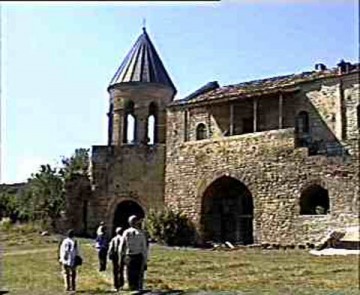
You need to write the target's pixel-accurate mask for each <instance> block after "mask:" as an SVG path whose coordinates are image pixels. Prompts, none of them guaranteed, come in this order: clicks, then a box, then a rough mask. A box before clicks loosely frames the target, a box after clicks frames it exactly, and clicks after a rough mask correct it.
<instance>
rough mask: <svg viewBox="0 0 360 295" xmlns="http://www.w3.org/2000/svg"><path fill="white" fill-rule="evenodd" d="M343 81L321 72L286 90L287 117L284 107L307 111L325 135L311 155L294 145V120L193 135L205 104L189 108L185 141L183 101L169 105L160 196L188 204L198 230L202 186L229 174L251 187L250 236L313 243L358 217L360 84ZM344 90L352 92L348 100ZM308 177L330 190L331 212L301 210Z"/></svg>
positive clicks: (316, 134) (316, 132)
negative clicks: (359, 111)
mask: <svg viewBox="0 0 360 295" xmlns="http://www.w3.org/2000/svg"><path fill="white" fill-rule="evenodd" d="M341 86H342V88H340V86H339V80H338V79H332V80H330V79H328V80H326V81H324V80H320V81H317V82H313V83H309V84H305V85H302V87H301V91H300V92H298V93H296V94H295V95H293V96H292V97H291V98H288V99H292V102H293V103H292V104H291V105H290V104H287V106H288V108H289V109H290V110H291V109H292V111H290V112H289V113H288V114H287V116H288V118H287V121H288V122H291V118H289V114H292V115H293V116H295V115H296V114H297V112H298V111H300V110H305V111H308V112H309V117H310V123H311V124H310V130H311V134H312V136H313V139H314V140H322V141H323V142H324V146H325V149H324V154H323V155H315V156H309V155H308V149H307V148H296V147H295V145H294V128H287V129H282V130H273V131H264V132H257V133H253V134H244V135H237V136H231V137H220V138H219V137H215V136H213V138H210V139H206V140H201V141H194V140H193V139H194V138H195V137H194V136H195V135H194V130H195V129H194V126H196V124H197V123H199V122H204V121H206V120H209V114H208V113H207V112H206V110H207V109H209V108H206V107H199V108H198V109H196V108H194V109H190V112H191V116H190V124H189V125H188V126H189V130H188V133H189V134H190V141H189V142H185V141H184V134H185V130H184V112H185V110H187V108H186V106H185V107H184V106H183V107H178V108H176V107H175V108H171V109H169V110H168V114H167V118H168V121H167V126H168V133H167V152H166V173H165V203H166V204H168V205H169V206H171V207H173V208H175V209H179V210H183V211H185V212H186V213H187V214H188V216H189V217H190V218H191V219H192V220H193V221H194V222H195V224H197V225H198V229H199V230H200V227H199V221H200V218H201V211H202V208H201V204H202V198H203V194H204V191H205V190H206V188H207V187H209V185H210V184H211V183H213V181H215V180H216V179H218V178H219V177H221V176H224V175H227V176H230V177H233V178H235V179H237V180H239V181H240V182H241V183H243V184H245V185H246V187H247V188H248V189H249V190H250V192H251V194H252V197H253V203H254V212H253V231H254V242H255V243H257V242H269V243H305V242H311V243H316V242H318V241H319V240H320V239H321V238H323V235H320V233H323V234H324V233H325V231H326V230H327V229H331V228H335V227H340V226H346V225H354V224H357V223H358V208H359V205H360V204H359V190H358V187H359V157H358V155H359V147H358V140H359V135H358V134H359V133H358V127H357V126H356V125H355V122H357V118H356V117H355V115H356V111H355V110H354V106H356V105H358V104H359V95H358V90H357V89H358V87H359V86H358V84H356V85H355V84H354V75H353V76H351V75H349V76H346V77H343V81H342V85H341ZM341 91H343V94H341ZM342 96H345V100H346V98H347V97H350V99H349V100H348V102H347V103H346V104H345V105H344V104H342ZM339 112H341V114H339ZM344 114H345V115H344ZM294 121H295V120H294ZM339 122H340V123H341V124H340V123H339ZM339 125H340V127H339ZM334 150H337V151H338V152H336V153H335V152H333V151H334ZM311 184H318V185H320V186H322V187H323V188H325V189H327V190H328V193H329V198H330V213H329V214H327V215H316V216H314V215H300V205H299V202H300V197H301V193H302V191H303V190H304V189H305V188H307V187H308V186H310V185H311Z"/></svg>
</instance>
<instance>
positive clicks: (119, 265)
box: [108, 227, 124, 291]
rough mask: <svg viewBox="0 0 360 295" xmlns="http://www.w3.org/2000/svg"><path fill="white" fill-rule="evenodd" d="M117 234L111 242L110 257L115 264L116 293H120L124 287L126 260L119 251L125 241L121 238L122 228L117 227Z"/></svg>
mask: <svg viewBox="0 0 360 295" xmlns="http://www.w3.org/2000/svg"><path fill="white" fill-rule="evenodd" d="M115 233H116V235H115V237H113V238H112V239H111V241H110V246H109V252H108V255H109V259H110V260H111V261H112V264H113V278H114V288H115V290H116V291H119V290H120V288H121V287H122V286H124V259H123V255H122V254H121V253H120V251H119V249H120V246H121V243H122V240H123V238H122V236H121V234H122V228H121V227H117V228H116V230H115Z"/></svg>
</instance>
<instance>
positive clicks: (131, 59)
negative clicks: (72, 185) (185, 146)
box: [93, 28, 176, 231]
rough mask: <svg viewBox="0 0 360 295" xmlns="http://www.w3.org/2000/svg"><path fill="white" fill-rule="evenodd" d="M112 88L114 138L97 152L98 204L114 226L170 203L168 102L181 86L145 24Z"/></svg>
mask: <svg viewBox="0 0 360 295" xmlns="http://www.w3.org/2000/svg"><path fill="white" fill-rule="evenodd" d="M107 90H108V92H109V95H110V99H109V112H108V143H107V147H106V151H105V150H104V148H105V147H104V148H101V147H95V149H94V152H93V171H94V173H93V175H94V177H93V179H94V180H93V183H94V187H95V191H94V196H95V199H96V201H95V200H94V210H95V211H96V212H97V217H96V219H97V220H107V223H108V224H109V225H110V228H111V230H112V231H113V230H114V228H115V227H117V226H121V227H126V226H127V223H126V220H127V217H128V216H130V215H132V214H136V215H140V216H141V215H146V213H147V211H148V210H149V209H152V208H153V209H157V208H161V207H162V206H163V205H164V188H165V153H166V149H165V142H166V138H165V137H166V107H167V105H168V104H169V103H170V102H171V101H172V100H173V98H174V95H175V94H176V89H175V86H174V84H173V82H172V81H171V79H170V77H169V75H168V73H167V72H166V70H165V67H164V65H163V63H162V61H161V59H160V57H159V55H158V53H157V52H156V50H155V47H154V45H153V43H152V42H151V40H150V37H149V35H148V34H147V32H146V30H145V28H143V32H142V34H141V35H140V36H139V38H138V39H137V41H136V42H135V44H134V46H133V47H132V48H131V50H130V51H129V53H128V54H127V55H126V57H125V59H124V60H123V62H122V63H121V65H120V67H119V68H118V70H117V71H116V73H115V75H114V76H113V78H112V79H111V82H110V85H109V86H108V89H107ZM101 152H102V154H101ZM95 207H96V208H95Z"/></svg>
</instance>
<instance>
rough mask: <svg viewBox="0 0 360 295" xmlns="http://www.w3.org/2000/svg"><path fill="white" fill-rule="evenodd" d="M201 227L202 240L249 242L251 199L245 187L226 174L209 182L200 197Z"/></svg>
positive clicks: (251, 221) (235, 242) (251, 213)
mask: <svg viewBox="0 0 360 295" xmlns="http://www.w3.org/2000/svg"><path fill="white" fill-rule="evenodd" d="M201 228H202V235H203V238H204V240H205V241H213V242H220V243H223V242H226V241H229V242H231V243H234V244H243V245H246V244H252V243H253V242H254V240H253V200H252V195H251V193H250V191H249V190H248V188H247V187H246V186H245V185H244V184H243V183H242V182H240V181H238V180H236V179H235V178H232V177H227V176H223V177H221V178H219V179H217V180H215V181H214V182H213V183H212V184H211V185H209V187H208V188H207V189H206V190H205V192H204V195H203V199H202V214H201Z"/></svg>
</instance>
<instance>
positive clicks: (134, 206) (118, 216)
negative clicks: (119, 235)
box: [112, 200, 145, 234]
mask: <svg viewBox="0 0 360 295" xmlns="http://www.w3.org/2000/svg"><path fill="white" fill-rule="evenodd" d="M131 215H136V216H138V217H140V218H144V217H145V211H144V209H143V208H142V207H141V206H140V205H139V204H138V203H137V202H135V201H131V200H124V201H122V202H120V203H119V204H118V205H117V207H116V209H115V213H114V218H113V223H112V232H113V234H114V232H115V229H116V228H117V227H119V226H120V227H122V228H123V230H124V229H126V228H128V227H129V224H128V219H129V217H130V216H131Z"/></svg>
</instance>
